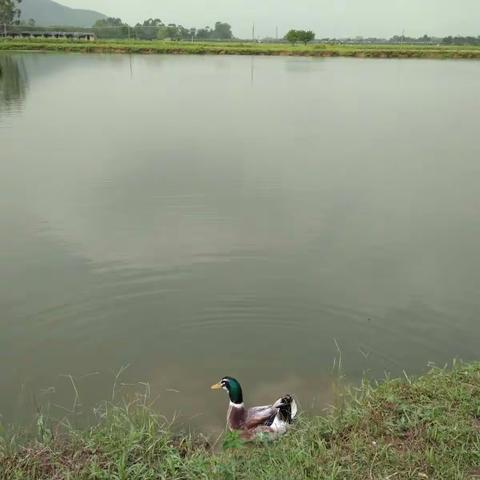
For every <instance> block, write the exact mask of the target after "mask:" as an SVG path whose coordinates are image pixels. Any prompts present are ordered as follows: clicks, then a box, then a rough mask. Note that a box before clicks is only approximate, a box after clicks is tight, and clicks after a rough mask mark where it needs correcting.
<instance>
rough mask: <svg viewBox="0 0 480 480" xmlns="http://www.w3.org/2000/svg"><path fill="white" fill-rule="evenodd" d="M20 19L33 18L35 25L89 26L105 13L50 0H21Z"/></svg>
mask: <svg viewBox="0 0 480 480" xmlns="http://www.w3.org/2000/svg"><path fill="white" fill-rule="evenodd" d="M20 8H21V10H22V15H21V19H22V20H29V19H30V18H33V19H34V20H35V22H36V24H37V25H40V26H44V27H46V26H52V25H64V26H70V27H91V26H92V25H93V24H94V23H95V22H96V21H97V20H101V19H102V18H106V15H103V14H102V13H99V12H95V11H93V10H80V9H75V8H70V7H66V6H64V5H61V4H59V3H57V2H54V1H52V0H23V1H22V3H21V4H20Z"/></svg>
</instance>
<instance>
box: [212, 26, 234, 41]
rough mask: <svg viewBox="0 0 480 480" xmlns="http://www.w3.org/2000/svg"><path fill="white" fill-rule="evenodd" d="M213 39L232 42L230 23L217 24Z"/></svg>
mask: <svg viewBox="0 0 480 480" xmlns="http://www.w3.org/2000/svg"><path fill="white" fill-rule="evenodd" d="M211 37H212V38H215V39H218V40H231V39H232V38H233V34H232V27H231V26H230V25H229V24H228V23H222V22H216V23H215V28H214V29H213V31H212V32H211Z"/></svg>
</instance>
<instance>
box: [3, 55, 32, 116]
mask: <svg viewBox="0 0 480 480" xmlns="http://www.w3.org/2000/svg"><path fill="white" fill-rule="evenodd" d="M27 85H28V82H27V72H26V70H25V65H24V62H23V58H22V57H13V56H11V55H4V54H0V113H1V112H2V111H7V112H8V111H9V110H11V109H15V110H18V109H19V108H21V106H22V105H23V101H24V99H25V95H26V92H27Z"/></svg>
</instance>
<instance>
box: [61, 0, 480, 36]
mask: <svg viewBox="0 0 480 480" xmlns="http://www.w3.org/2000/svg"><path fill="white" fill-rule="evenodd" d="M57 1H59V2H60V3H63V4H64V5H68V6H71V7H77V8H89V9H94V10H98V11H100V12H102V13H105V14H106V15H110V16H117V17H121V18H122V19H123V20H124V21H127V22H129V23H136V22H138V21H141V20H144V19H145V18H149V17H158V18H160V19H162V20H163V21H164V22H168V23H170V22H172V23H178V24H182V25H184V26H185V27H190V26H196V27H200V26H205V25H212V24H213V23H215V21H217V20H222V21H226V22H229V23H230V24H231V25H232V27H233V31H234V34H235V35H236V36H239V37H249V36H251V30H252V23H253V22H255V28H256V32H257V33H258V36H259V37H264V36H274V35H275V27H276V26H278V28H279V33H280V35H283V34H284V33H285V32H286V31H287V30H288V29H289V28H308V29H312V30H314V31H315V32H316V34H317V37H319V38H321V37H342V36H356V35H363V36H382V37H387V36H391V35H394V34H401V33H402V30H403V29H405V34H406V35H409V36H419V35H423V34H424V33H427V34H429V35H449V34H452V35H455V34H465V35H467V34H468V35H475V36H477V35H480V0H57Z"/></svg>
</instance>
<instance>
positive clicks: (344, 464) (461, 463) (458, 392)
mask: <svg viewBox="0 0 480 480" xmlns="http://www.w3.org/2000/svg"><path fill="white" fill-rule="evenodd" d="M342 404H343V407H342V408H340V409H336V410H332V411H330V412H329V413H327V414H326V415H325V416H324V417H308V416H303V418H301V419H300V420H299V421H298V422H297V423H296V425H295V427H294V429H293V430H292V431H291V432H290V433H289V434H287V436H285V437H284V438H282V439H281V440H280V441H278V442H275V443H271V444H256V445H249V446H244V445H241V444H240V443H239V441H238V440H237V439H236V438H235V437H231V436H227V437H224V439H223V440H220V442H219V446H220V448H218V446H217V447H216V448H214V447H213V446H212V444H211V443H210V442H209V441H208V440H207V439H205V438H203V437H202V436H200V435H198V436H192V435H178V434H176V435H175V434H172V433H171V432H170V431H169V428H168V427H166V426H165V423H164V421H163V420H162V419H161V418H160V417H159V416H156V415H155V414H153V413H152V412H150V411H148V410H146V409H144V408H142V407H139V406H129V407H122V408H119V407H113V406H108V407H107V408H106V410H105V412H104V413H105V414H104V416H103V419H102V420H101V421H100V422H99V424H98V425H96V426H95V427H93V428H91V429H88V430H76V429H74V428H72V427H70V426H68V425H61V426H57V427H55V428H53V427H51V426H48V425H46V424H45V422H44V421H43V420H42V419H41V420H42V421H39V422H38V432H37V435H36V438H35V439H30V440H23V441H22V440H19V439H18V438H16V439H13V440H12V441H10V440H6V439H4V441H3V442H2V443H1V446H0V478H2V479H3V480H10V479H16V480H18V479H29V480H39V479H85V480H86V479H124V480H127V479H128V480H146V479H152V480H153V479H289V480H294V479H298V480H300V479H305V478H311V479H359V480H360V479H361V480H366V479H402V480H403V479H417V480H418V479H426V478H430V479H469V478H477V477H476V475H477V474H478V475H480V364H473V365H463V364H457V365H456V366H454V367H453V369H450V370H444V369H435V370H432V371H431V372H430V373H428V374H426V375H424V376H422V377H420V378H418V379H416V380H413V381H412V380H410V379H408V378H407V377H405V378H403V379H401V380H389V381H386V382H384V383H382V384H380V385H367V384H364V385H363V386H362V387H360V388H359V389H358V390H355V391H354V392H352V393H349V394H348V395H346V396H345V398H344V399H343V402H342ZM225 438H226V439H225ZM222 442H223V444H224V447H223V448H221V444H222Z"/></svg>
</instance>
